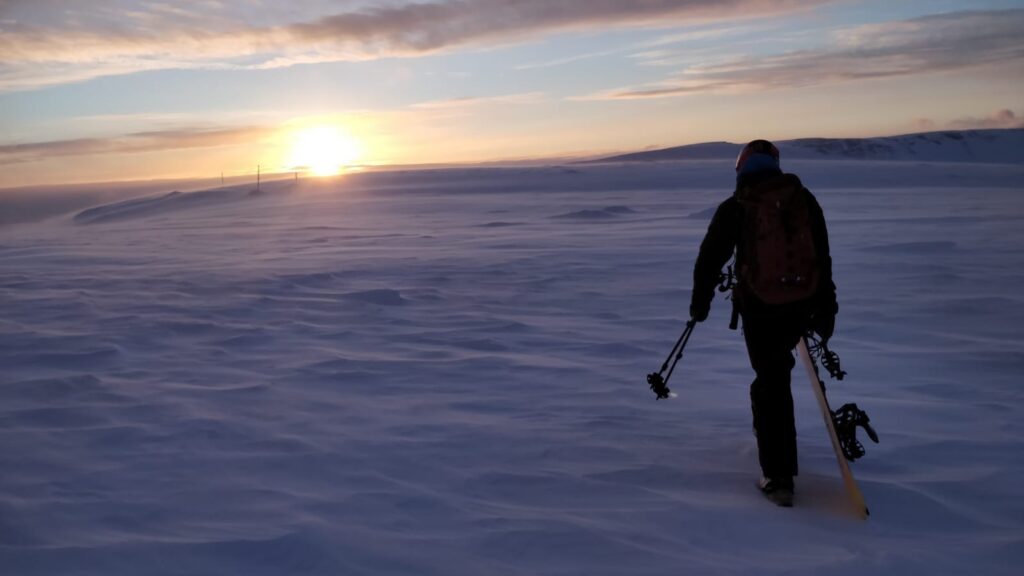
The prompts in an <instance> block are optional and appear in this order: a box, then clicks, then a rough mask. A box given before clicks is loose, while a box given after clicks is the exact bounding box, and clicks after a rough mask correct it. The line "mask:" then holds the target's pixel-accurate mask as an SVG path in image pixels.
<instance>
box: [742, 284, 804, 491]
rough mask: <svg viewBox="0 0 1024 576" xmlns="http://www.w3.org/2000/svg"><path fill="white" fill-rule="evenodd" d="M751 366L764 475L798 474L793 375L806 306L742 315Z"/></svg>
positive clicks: (753, 310) (764, 309) (755, 309)
mask: <svg viewBox="0 0 1024 576" xmlns="http://www.w3.org/2000/svg"><path fill="white" fill-rule="evenodd" d="M741 315H742V317H743V337H744V339H745V340H746V343H747V354H748V355H749V356H750V366H751V367H752V368H753V369H754V373H755V374H756V375H757V377H756V378H754V382H753V383H752V384H751V385H750V405H751V410H752V411H753V414H754V433H755V434H756V435H757V453H758V459H759V460H760V462H761V471H762V473H763V474H764V475H765V476H766V477H768V478H778V477H786V476H796V475H797V471H798V469H797V458H796V422H795V419H794V417H793V394H792V391H791V390H790V374H791V372H792V370H793V365H794V364H795V363H796V362H795V360H794V359H793V349H794V348H795V347H796V345H797V342H799V341H800V337H801V336H803V335H804V333H805V332H806V330H807V325H808V322H809V321H808V314H807V312H806V306H804V305H800V304H795V305H794V304H788V305H782V306H765V305H759V306H751V307H750V309H749V310H744V311H743V312H742V313H741Z"/></svg>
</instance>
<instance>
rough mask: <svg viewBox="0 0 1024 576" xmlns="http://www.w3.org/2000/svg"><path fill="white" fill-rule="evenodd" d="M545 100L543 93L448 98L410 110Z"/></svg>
mask: <svg viewBox="0 0 1024 576" xmlns="http://www.w3.org/2000/svg"><path fill="white" fill-rule="evenodd" d="M543 100H544V93H543V92H524V93H521V94H503V95H500V96H478V97H465V98H446V99H443V100H428V101H426V102H419V103H417V104H413V105H412V106H410V108H415V109H422V110H453V109H465V108H475V107H478V106H485V105H488V104H536V103H538V102H542V101H543Z"/></svg>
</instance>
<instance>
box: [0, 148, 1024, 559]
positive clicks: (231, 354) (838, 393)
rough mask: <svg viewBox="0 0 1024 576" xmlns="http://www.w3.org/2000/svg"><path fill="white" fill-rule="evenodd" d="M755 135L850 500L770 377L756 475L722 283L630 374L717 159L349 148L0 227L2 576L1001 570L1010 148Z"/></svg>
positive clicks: (1023, 498) (738, 348)
mask: <svg viewBox="0 0 1024 576" xmlns="http://www.w3.org/2000/svg"><path fill="white" fill-rule="evenodd" d="M1018 152H1019V149H1018ZM785 154H786V151H785V150H783V167H784V168H785V169H787V170H788V171H792V172H796V173H797V174H799V175H800V177H801V178H802V179H803V181H804V183H805V184H806V185H807V186H808V187H809V188H810V189H811V190H812V191H813V192H814V193H815V194H816V196H817V197H818V199H819V201H820V203H821V204H822V206H823V208H824V211H825V215H826V218H827V220H828V224H829V228H830V234H831V244H832V256H833V259H834V263H835V278H836V283H837V284H838V293H839V302H840V313H839V316H838V319H837V329H836V335H835V337H834V339H833V341H832V347H833V349H834V350H835V351H836V352H838V353H839V354H840V356H841V358H842V363H843V368H844V369H845V370H847V371H848V372H849V376H848V377H847V378H846V379H845V380H843V381H842V382H827V385H828V387H829V388H828V389H829V397H830V399H831V400H832V403H833V404H834V405H838V404H840V403H844V402H856V403H857V404H858V405H859V406H860V407H861V408H863V409H865V410H866V411H867V412H868V413H869V414H870V416H871V423H872V425H873V426H874V427H875V429H876V430H878V433H879V435H880V436H881V443H880V444H877V445H876V444H870V443H866V447H867V456H866V457H865V458H863V459H862V460H860V461H858V462H856V463H854V464H853V465H852V467H853V471H854V474H855V475H856V477H857V479H858V481H859V482H860V487H861V489H862V491H863V493H864V496H865V498H866V500H867V503H868V505H869V507H870V509H871V517H870V519H868V520H867V521H860V520H858V519H856V518H855V517H854V516H853V515H851V514H850V513H849V510H848V508H847V506H846V500H845V499H844V492H843V485H842V482H841V480H840V477H839V472H838V468H837V466H836V461H835V458H834V455H833V451H832V448H831V446H830V444H829V441H828V439H827V437H826V434H825V430H824V426H823V422H822V419H821V416H820V413H819V412H818V409H817V407H816V405H815V403H814V399H813V396H812V394H811V388H810V386H809V384H808V382H807V378H806V375H805V374H803V373H802V371H801V370H799V368H798V369H797V370H794V372H793V388H794V396H795V397H796V403H797V420H798V422H797V426H798V434H799V438H798V441H799V449H800V466H801V474H800V476H799V477H798V478H797V486H796V491H797V492H796V506H795V507H794V508H792V509H781V508H778V507H776V506H774V505H772V504H771V503H770V502H768V501H767V500H765V499H764V498H763V497H762V496H761V495H760V494H759V493H758V491H757V489H756V488H755V482H756V480H757V478H758V475H759V470H758V466H757V456H756V451H755V443H754V438H753V436H752V434H751V423H750V409H749V400H748V386H749V383H750V380H751V379H752V373H751V370H750V367H749V364H748V360H747V357H746V352H745V349H744V347H743V343H742V337H741V335H740V334H739V333H738V332H734V331H730V330H729V329H728V327H727V324H728V321H729V311H730V310H729V303H728V302H727V301H725V300H724V299H718V300H716V302H715V305H714V307H713V310H712V314H711V317H710V318H709V320H708V321H707V322H704V323H702V324H700V325H698V326H697V328H696V330H695V331H694V334H693V337H692V339H691V341H690V344H689V347H688V348H687V350H686V353H685V356H684V358H683V360H682V361H681V363H680V365H679V367H678V368H677V369H676V371H675V374H674V375H673V376H672V381H671V382H670V386H671V387H672V389H673V390H674V391H675V392H677V393H678V398H675V399H672V400H668V401H658V402H656V401H655V399H654V395H653V394H652V393H651V391H650V390H649V389H648V386H647V383H646V382H645V375H646V374H647V373H649V372H652V371H657V370H658V368H659V367H660V366H661V363H662V362H663V361H664V360H665V356H666V355H667V354H668V353H669V350H670V348H671V346H672V344H673V343H674V342H675V340H676V338H677V337H678V335H679V333H680V332H681V331H682V329H683V325H684V323H685V321H686V319H687V318H686V317H687V308H688V304H689V297H690V283H691V271H692V266H693V262H694V258H695V256H696V253H697V248H698V244H699V242H700V240H701V238H702V236H703V233H704V231H705V229H706V227H707V224H708V220H709V218H710V214H711V212H712V211H713V209H714V207H715V206H716V205H717V204H718V203H719V202H720V201H721V200H723V199H724V198H726V197H727V196H728V195H729V194H730V193H731V190H732V185H733V173H732V164H731V161H730V159H728V158H709V159H702V160H689V161H685V162H657V163H637V162H625V163H605V164H575V165H563V166H543V167H524V168H466V169H446V170H421V171H417V170H406V171H381V172H364V173H353V174H348V175H344V176H340V177H336V178H327V179H312V178H310V179H301V178H300V179H299V180H298V181H297V182H295V181H291V180H282V181H277V182H271V183H264V184H263V185H262V186H261V193H260V194H253V193H252V190H251V188H252V187H251V186H236V187H229V188H225V189H219V190H209V191H200V192H186V193H157V194H149V195H147V196H144V197H141V198H134V199H131V200H123V201H119V202H114V203H108V204H104V205H100V206H94V207H91V208H89V209H87V210H78V211H76V212H72V213H67V214H60V215H53V216H52V217H50V218H48V219H46V220H42V221H37V222H32V223H24V224H17V225H8V226H4V227H2V228H0V573H2V574H4V575H11V576H30V575H44V574H46V575H50V574H61V575H103V576H121V575H123V576H135V575H224V574H244V575H247V576H256V575H299V574H310V575H324V576H328V575H330V576H335V575H416V576H428V575H437V576H455V575H466V576H479V575H510V576H533V575H566V576H567V575H577V574H579V575H583V574H586V575H591V576H592V575H609V576H612V575H614V576H620V575H629V576H642V575H651V576H654V575H669V574H711V575H719V574H722V575H746V574H751V575H754V574H756V575H759V576H762V575H770V574H798V575H800V574H802V575H826V574H827V575H828V576H842V575H849V576H864V575H889V574H891V575H927V576H937V575H946V574H948V575H961V574H962V575H966V574H978V575H1011V574H1019V573H1020V570H1021V568H1020V567H1021V565H1022V564H1024V458H1022V455H1024V388H1022V379H1024V289H1022V286H1024V185H1022V182H1024V162H1022V161H1021V160H1020V159H1018V160H1017V161H1016V162H1009V163H984V164H983V163H976V162H970V161H966V160H964V159H961V161H957V162H953V161H922V160H914V159H906V158H903V159H889V160H863V159H862V160H849V159H845V160H841V161H840V160H830V159H812V158H800V159H794V160H788V159H787V157H786V156H785ZM37 201H38V202H40V203H45V202H46V201H47V199H46V196H45V194H42V193H40V194H39V196H38V198H37ZM720 298H722V297H720Z"/></svg>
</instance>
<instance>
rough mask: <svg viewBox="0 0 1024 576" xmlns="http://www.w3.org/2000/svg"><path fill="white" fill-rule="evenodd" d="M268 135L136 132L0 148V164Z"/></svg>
mask: <svg viewBox="0 0 1024 576" xmlns="http://www.w3.org/2000/svg"><path fill="white" fill-rule="evenodd" d="M270 133H271V130H270V129H268V128H265V127H260V126H243V127H236V128H186V129H178V130H159V131H149V132H136V133H133V134H125V135H122V136H113V137H109V138H77V139H72V140H54V141H48V142H29V143H23V144H6V145H2V146H0V165H4V164H20V163H23V162H35V161H38V160H45V159H48V158H54V157H59V156H90V155H94V154H110V153H140V152H155V151H163V150H177V149H184V148H215V147H219V146H230V145H232V144H239V143H245V142H252V141H253V140H257V139H259V138H263V137H265V136H267V135H268V134H270Z"/></svg>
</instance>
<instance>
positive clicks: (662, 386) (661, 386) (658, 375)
mask: <svg viewBox="0 0 1024 576" xmlns="http://www.w3.org/2000/svg"><path fill="white" fill-rule="evenodd" d="M696 325H697V321H696V320H694V319H692V318H691V319H690V320H689V321H688V322H687V323H686V329H684V330H683V333H682V334H680V335H679V339H678V340H676V344H675V346H673V347H672V351H671V352H669V353H668V358H665V362H664V363H663V364H662V365H661V370H660V371H658V372H651V373H650V374H648V375H647V383H648V384H650V386H651V390H652V391H653V392H654V395H655V396H656V397H657V398H656V399H657V400H661V399H663V398H668V397H669V394H670V393H671V390H669V388H668V380H669V378H671V377H672V372H674V371H675V369H676V365H677V364H679V360H681V359H682V357H683V349H685V348H686V343H687V342H689V341H690V334H693V327H694V326H696ZM673 356H675V360H674V361H673V360H672V357H673ZM669 362H672V365H671V366H669ZM666 370H668V374H665V376H664V378H663V377H662V374H663V373H664V372H665V371H666Z"/></svg>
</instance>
